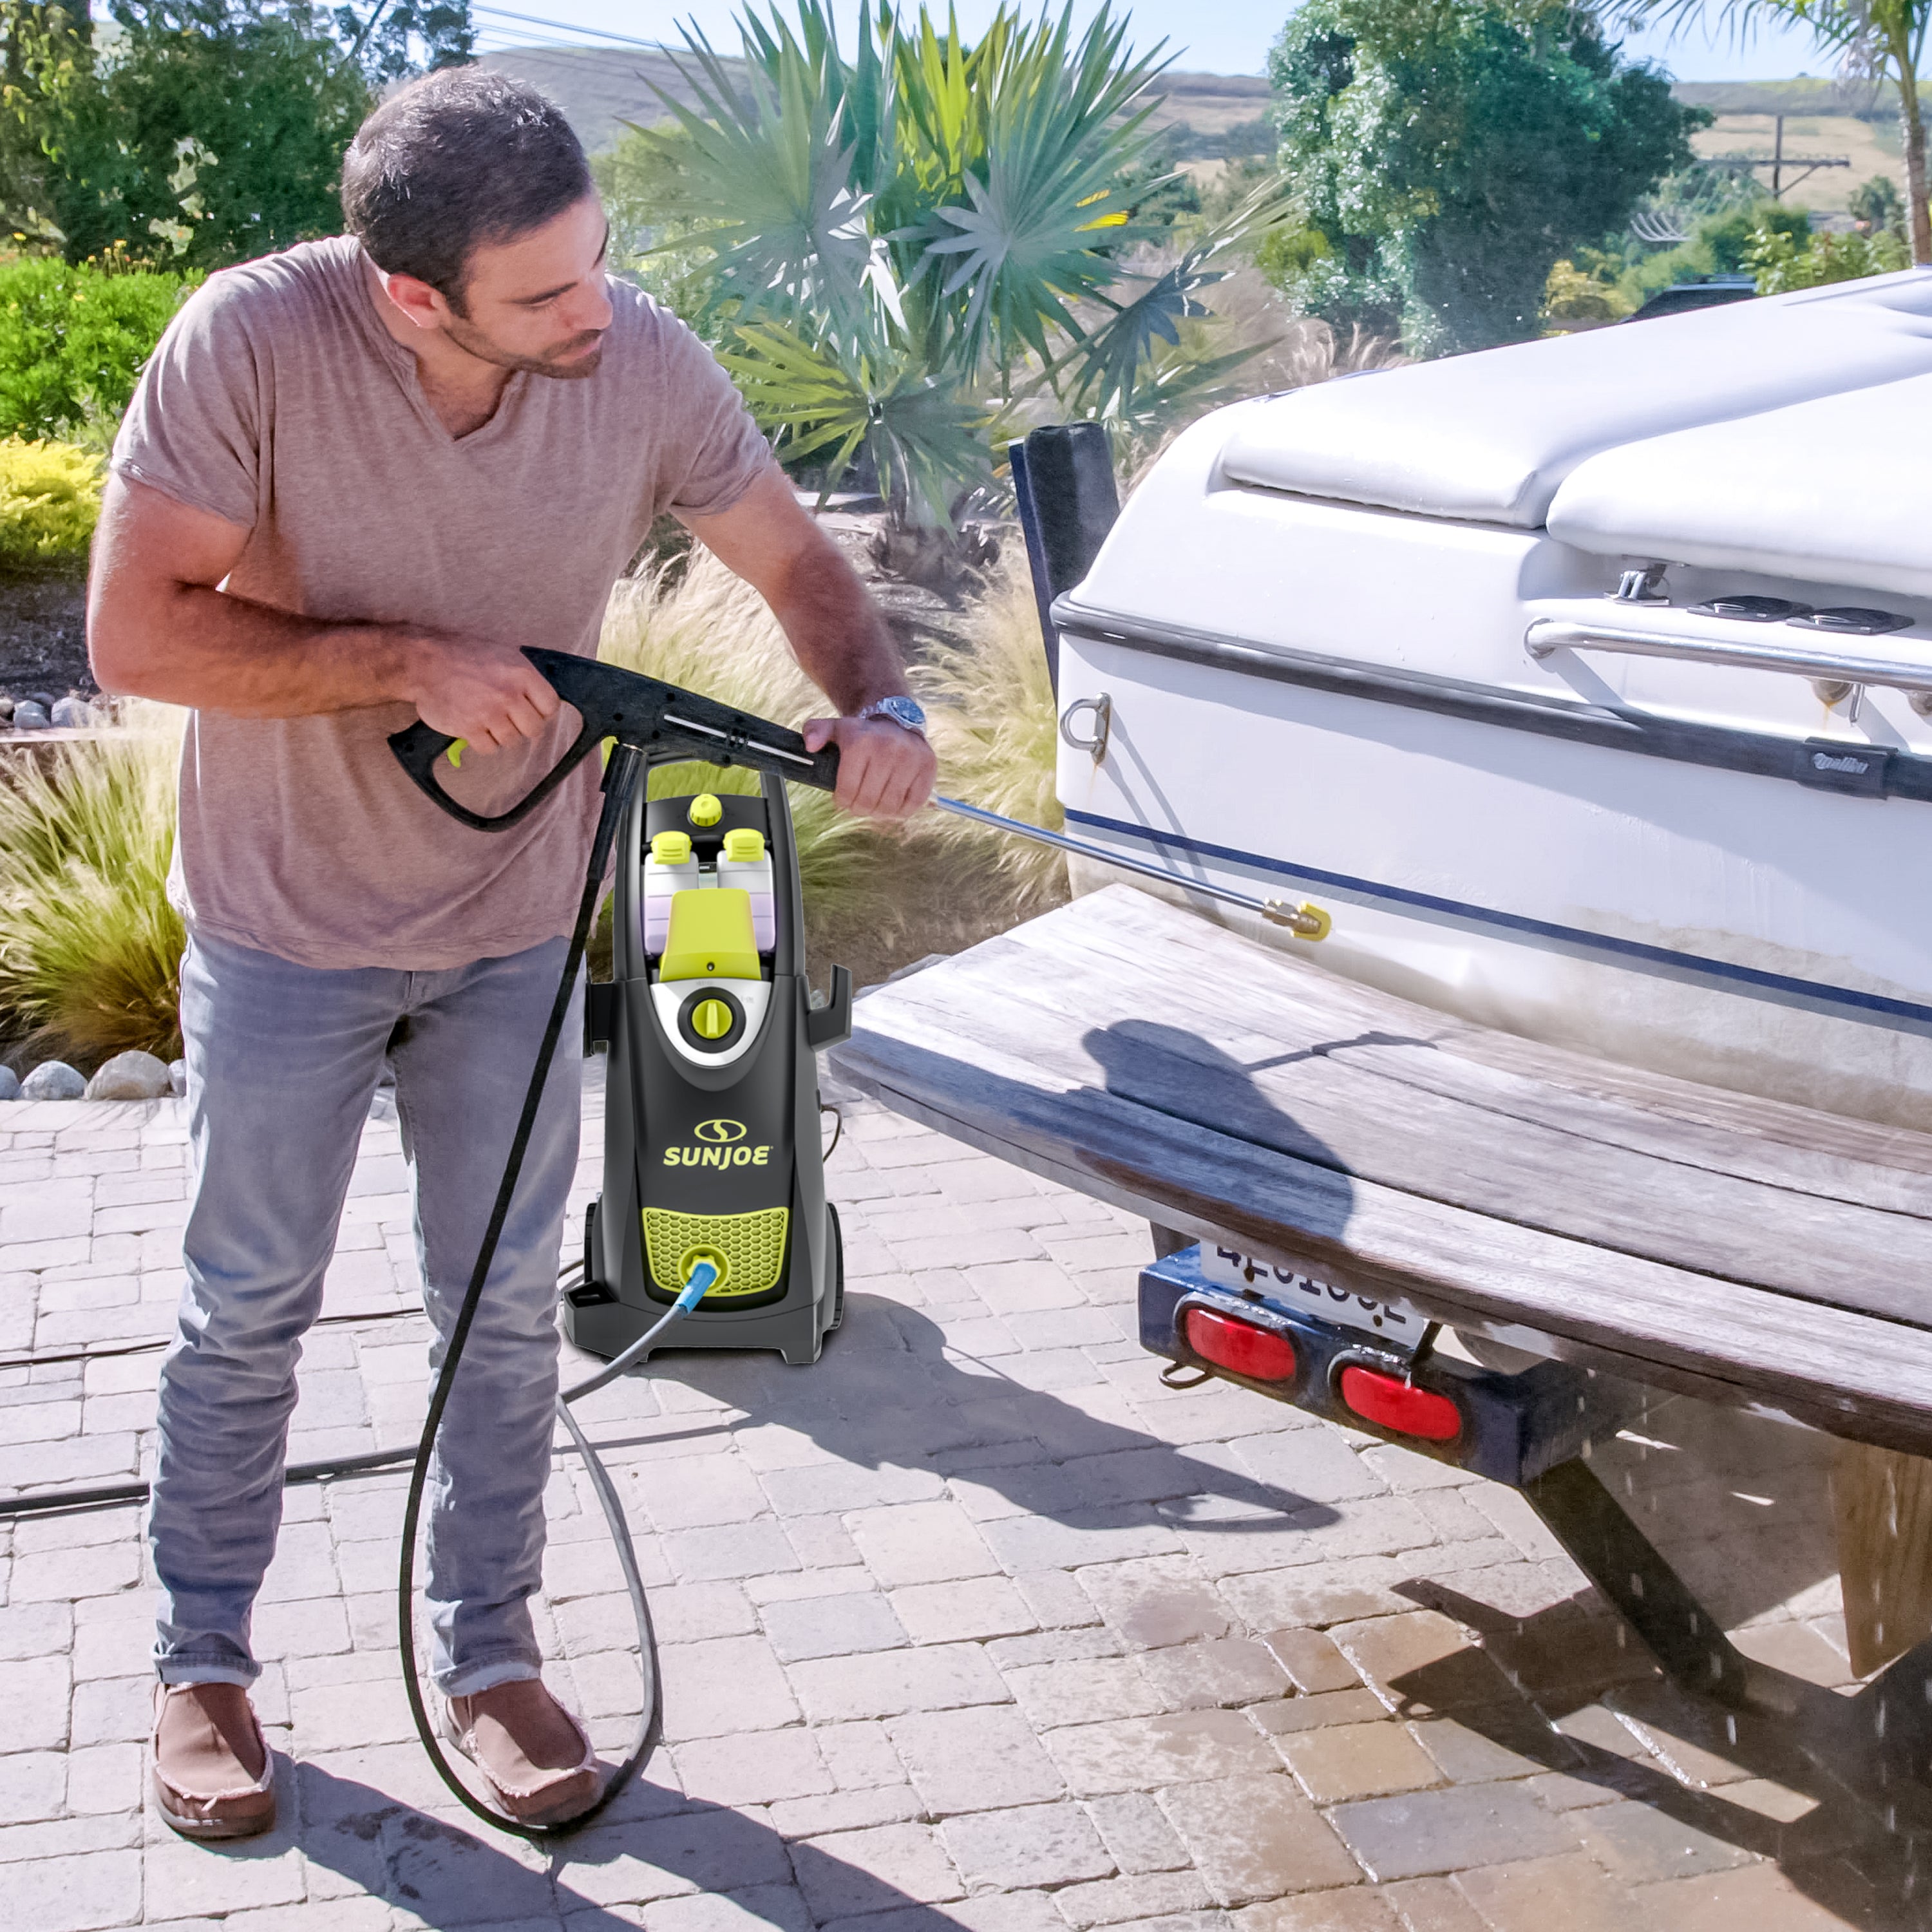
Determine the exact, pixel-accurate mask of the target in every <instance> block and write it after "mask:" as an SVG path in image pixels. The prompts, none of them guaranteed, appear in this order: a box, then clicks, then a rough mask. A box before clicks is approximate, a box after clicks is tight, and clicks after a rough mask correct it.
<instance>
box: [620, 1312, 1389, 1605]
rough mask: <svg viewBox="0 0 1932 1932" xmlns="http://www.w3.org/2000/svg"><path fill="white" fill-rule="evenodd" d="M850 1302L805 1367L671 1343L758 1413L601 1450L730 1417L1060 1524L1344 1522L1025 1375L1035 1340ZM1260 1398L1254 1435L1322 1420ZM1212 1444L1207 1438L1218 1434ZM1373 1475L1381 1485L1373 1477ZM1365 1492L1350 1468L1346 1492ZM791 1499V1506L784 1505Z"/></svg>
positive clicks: (675, 1359) (865, 1496)
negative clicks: (1000, 1349) (988, 1340)
mask: <svg viewBox="0 0 1932 1932" xmlns="http://www.w3.org/2000/svg"><path fill="white" fill-rule="evenodd" d="M845 1309H846V1313H845V1322H844V1327H843V1328H841V1330H840V1331H839V1332H838V1334H835V1335H834V1336H832V1337H830V1338H829V1340H828V1342H827V1344H826V1353H825V1355H824V1358H823V1360H822V1361H820V1362H819V1363H817V1364H816V1365H814V1367H812V1368H811V1369H809V1370H803V1371H801V1370H797V1369H792V1368H787V1367H784V1365H783V1364H780V1363H778V1361H777V1360H776V1358H772V1360H771V1361H770V1362H769V1364H767V1363H766V1362H765V1361H763V1359H762V1358H749V1357H746V1356H744V1355H730V1354H727V1353H726V1352H723V1351H716V1352H712V1351H702V1352H700V1351H698V1350H692V1351H690V1352H687V1353H681V1354H678V1355H671V1356H667V1357H661V1358H658V1361H657V1363H656V1364H655V1365H654V1366H653V1367H652V1368H651V1369H650V1370H648V1371H643V1372H640V1373H649V1374H650V1375H652V1376H655V1377H656V1378H657V1379H660V1380H661V1379H674V1380H676V1381H677V1382H682V1383H683V1384H684V1385H685V1386H686V1387H688V1388H693V1389H697V1390H700V1391H703V1393H704V1394H707V1395H709V1396H711V1397H714V1398H715V1399H716V1400H720V1401H727V1402H730V1403H732V1404H733V1405H734V1406H736V1407H739V1408H741V1409H744V1410H745V1412H746V1413H747V1416H748V1424H737V1425H734V1424H731V1423H728V1422H723V1423H718V1424H703V1425H700V1426H698V1427H694V1428H691V1429H688V1430H677V1431H674V1432H671V1433H667V1434H659V1435H655V1436H638V1437H634V1438H624V1437H618V1438H613V1439H610V1440H608V1441H605V1440H601V1439H600V1440H599V1442H598V1448H599V1450H600V1451H606V1452H608V1451H621V1450H622V1449H625V1448H632V1447H645V1446H649V1447H652V1448H655V1447H657V1446H658V1445H662V1444H664V1443H666V1442H677V1441H680V1440H688V1439H691V1438H694V1437H697V1436H708V1435H715V1434H720V1433H727V1432H729V1431H730V1430H731V1429H732V1428H733V1427H743V1426H752V1427H755V1426H757V1425H759V1424H776V1425H778V1426H780V1427H784V1428H787V1429H791V1430H796V1431H797V1432H798V1433H799V1434H801V1435H803V1436H807V1437H808V1438H809V1439H811V1441H812V1442H814V1443H815V1444H816V1445H817V1446H818V1447H819V1448H820V1449H822V1450H823V1451H825V1452H826V1454H828V1455H829V1456H831V1457H835V1459H836V1460H837V1461H838V1462H839V1463H845V1464H848V1465H850V1466H852V1467H853V1468H854V1469H859V1470H868V1471H879V1470H883V1469H888V1468H898V1469H907V1470H910V1471H923V1472H928V1473H929V1475H931V1476H932V1477H934V1478H938V1479H941V1480H942V1481H943V1480H944V1479H946V1478H952V1477H957V1478H962V1479H968V1480H970V1481H972V1482H973V1483H974V1484H977V1485H978V1486H980V1487H982V1488H985V1489H989V1490H993V1491H995V1492H996V1493H998V1495H1000V1496H1003V1497H1004V1498H1005V1499H1007V1502H1010V1503H1011V1504H1012V1505H1013V1507H1014V1508H1015V1510H1016V1511H1019V1512H1022V1513H1023V1514H1025V1516H1027V1517H1037V1518H1039V1519H1040V1520H1042V1521H1043V1522H1044V1523H1050V1524H1053V1525H1055V1526H1058V1527H1059V1528H1060V1529H1062V1530H1069V1529H1070V1530H1074V1531H1082V1532H1095V1533H1100V1532H1106V1531H1109V1530H1116V1529H1118V1530H1123V1531H1127V1530H1131V1529H1133V1527H1134V1526H1135V1525H1136V1523H1139V1524H1144V1525H1148V1526H1154V1525H1160V1526H1166V1527H1167V1528H1169V1529H1175V1528H1179V1529H1187V1530H1190V1531H1194V1532H1201V1533H1203V1534H1225V1535H1237V1536H1238V1535H1244V1534H1253V1533H1256V1532H1281V1531H1283V1530H1287V1529H1292V1530H1295V1531H1298V1532H1299V1531H1307V1530H1316V1529H1322V1527H1324V1526H1326V1525H1328V1524H1330V1523H1335V1522H1337V1520H1339V1517H1338V1513H1337V1511H1335V1510H1334V1509H1332V1508H1330V1507H1329V1506H1328V1500H1329V1499H1325V1498H1323V1497H1322V1496H1319V1495H1318V1496H1304V1495H1302V1494H1300V1493H1297V1492H1296V1491H1295V1490H1292V1489H1291V1488H1289V1487H1287V1486H1286V1484H1283V1482H1282V1481H1279V1480H1273V1481H1260V1480H1259V1479H1258V1478H1254V1477H1252V1476H1249V1475H1245V1474H1244V1473H1243V1472H1241V1470H1240V1469H1233V1468H1229V1467H1228V1466H1226V1465H1224V1464H1223V1463H1215V1462H1211V1461H1209V1460H1208V1459H1207V1456H1206V1455H1205V1454H1190V1452H1189V1451H1187V1450H1186V1449H1182V1448H1176V1447H1175V1446H1174V1445H1172V1443H1169V1442H1165V1441H1163V1439H1161V1438H1160V1436H1155V1435H1153V1434H1151V1433H1148V1431H1147V1430H1141V1429H1135V1428H1132V1427H1128V1426H1127V1425H1126V1424H1121V1423H1118V1422H1109V1421H1106V1420H1105V1419H1104V1418H1101V1417H1098V1416H1095V1415H1090V1414H1089V1413H1088V1412H1087V1411H1086V1410H1085V1409H1082V1408H1081V1407H1079V1406H1078V1405H1077V1404H1076V1403H1071V1402H1067V1401H1063V1400H1061V1398H1060V1397H1058V1396H1057V1395H1055V1394H1054V1393H1053V1392H1052V1391H1051V1390H1049V1389H1044V1388H1034V1387H1032V1386H1031V1385H1028V1383H1027V1382H1024V1381H1022V1380H1021V1379H1019V1376H1017V1375H1016V1374H1015V1373H1013V1372H1011V1371H1010V1370H1008V1369H1007V1367H1005V1366H1004V1364H1007V1363H1008V1362H1010V1363H1012V1364H1013V1368H1014V1369H1015V1370H1019V1371H1021V1372H1022V1373H1024V1372H1025V1367H1026V1364H1027V1362H1028V1355H1026V1354H1025V1353H1024V1352H1022V1353H1021V1354H1019V1355H1013V1356H1006V1357H1002V1356H993V1357H986V1358H982V1357H977V1356H974V1355H971V1354H970V1353H969V1352H967V1351H966V1350H964V1349H958V1348H956V1347H955V1346H954V1344H953V1341H952V1340H951V1339H950V1337H949V1334H948V1332H947V1329H946V1328H944V1326H943V1325H941V1323H940V1322H936V1321H935V1320H934V1319H932V1316H929V1315H927V1314H926V1313H923V1312H922V1311H921V1310H919V1309H916V1308H908V1307H905V1306H904V1304H901V1303H899V1302H896V1301H889V1300H888V1299H886V1298H885V1297H883V1296H881V1295H866V1294H864V1293H862V1292H860V1291H859V1290H858V1289H853V1290H851V1291H850V1292H848V1293H847V1296H846V1302H845ZM847 1331H850V1332H847ZM955 1358H956V1359H955ZM962 1364H968V1366H962ZM1157 1373H1158V1365H1157V1364H1156V1362H1155V1361H1154V1358H1153V1357H1151V1356H1150V1357H1149V1358H1148V1379H1149V1380H1150V1382H1153V1381H1154V1379H1155V1378H1156V1376H1157ZM1257 1409H1258V1413H1257V1415H1256V1427H1255V1428H1254V1429H1253V1430H1252V1431H1250V1432H1248V1433H1253V1434H1255V1435H1257V1436H1261V1435H1268V1434H1271V1433H1277V1432H1282V1431H1286V1430H1292V1431H1294V1432H1295V1433H1296V1434H1297V1435H1298V1436H1301V1435H1304V1434H1305V1435H1307V1436H1310V1437H1311V1439H1320V1438H1322V1436H1324V1434H1325V1432H1324V1431H1323V1430H1322V1429H1321V1427H1320V1426H1319V1424H1314V1423H1313V1422H1312V1421H1311V1420H1310V1418H1307V1417H1306V1416H1304V1415H1300V1414H1299V1413H1298V1412H1295V1411H1293V1410H1288V1409H1280V1410H1277V1409H1273V1408H1270V1409H1265V1410H1264V1409H1260V1407H1259V1405H1257ZM1335 1440H1337V1441H1339V1439H1335ZM1218 1448H1220V1445H1218V1444H1211V1445H1208V1449H1209V1451H1214V1450H1215V1449H1218ZM1317 1456H1318V1451H1316V1448H1315V1447H1314V1446H1313V1442H1311V1446H1310V1458H1311V1463H1310V1468H1311V1472H1312V1471H1313V1469H1316V1468H1317V1467H1321V1468H1323V1469H1325V1466H1326V1461H1327V1459H1325V1458H1322V1459H1321V1460H1320V1461H1319V1463H1318V1462H1317V1461H1316V1460H1314V1459H1316V1457H1317ZM1349 1458H1350V1461H1351V1463H1353V1462H1354V1461H1355V1458H1354V1457H1353V1454H1352V1452H1349ZM1346 1473H1347V1472H1344V1475H1345V1476H1346ZM786 1478H790V1479H793V1480H794V1481H796V1484H797V1485H798V1487H799V1489H800V1491H801V1493H805V1492H807V1491H809V1492H810V1493H811V1498H812V1501H811V1510H812V1511H813V1513H817V1512H818V1511H824V1510H828V1509H829V1510H835V1511H842V1510H851V1509H859V1508H866V1507H868V1506H869V1505H874V1504H877V1503H881V1502H898V1501H906V1502H910V1501H913V1500H916V1498H915V1497H914V1496H913V1495H911V1494H910V1493H907V1495H905V1496H895V1495H890V1494H887V1493H883V1492H881V1493H862V1492H860V1491H858V1490H855V1491H854V1492H853V1493H852V1494H851V1495H850V1496H849V1497H848V1496H841V1495H840V1494H839V1493H838V1489H837V1487H836V1485H837V1483H838V1478H837V1475H836V1472H835V1471H832V1470H831V1467H830V1466H829V1465H826V1464H817V1463H808V1464H805V1465H802V1466H799V1467H798V1468H796V1469H792V1470H787V1471H772V1470H766V1471H763V1472H761V1479H762V1480H763V1481H764V1483H765V1484H766V1487H767V1488H768V1489H769V1488H770V1487H772V1485H773V1484H774V1481H778V1482H781V1483H782V1481H784V1479H786ZM1364 1480H1365V1481H1366V1480H1367V1479H1366V1478H1365V1479H1364ZM1310 1487H1316V1488H1318V1489H1319V1487H1321V1485H1320V1484H1319V1483H1312V1484H1311V1485H1310ZM1370 1487H1371V1488H1373V1489H1374V1491H1375V1493H1380V1491H1379V1487H1376V1486H1374V1485H1373V1484H1370ZM935 1493H936V1492H935ZM1340 1493H1343V1494H1366V1493H1370V1491H1369V1490H1367V1489H1364V1490H1356V1489H1352V1488H1350V1487H1349V1486H1348V1485H1347V1484H1346V1481H1345V1482H1344V1483H1343V1488H1342V1490H1341V1491H1340ZM788 1513H789V1511H787V1508H785V1507H784V1506H783V1505H781V1511H780V1514H781V1515H783V1514H788ZM1016 1520H1017V1519H1016V1518H1011V1517H1010V1518H1006V1519H1001V1520H998V1522H997V1523H990V1524H988V1523H983V1524H982V1525H981V1528H982V1529H983V1530H986V1529H992V1531H993V1532H994V1533H995V1540H996V1541H998V1540H999V1539H1000V1538H1001V1537H1002V1536H1004V1535H1024V1534H1025V1532H1019V1531H1015V1530H1013V1528H1012V1525H1013V1523H1015V1522H1016ZM1085 1560H1087V1561H1089V1562H1098V1561H1102V1560H1104V1559H1101V1558H1100V1557H1098V1556H1089V1557H1088V1558H1087V1559H1085ZM1060 1562H1061V1558H1060V1557H1058V1556H1056V1555H1054V1554H1052V1553H1051V1552H1049V1550H1047V1549H1046V1547H1042V1549H1041V1550H1040V1552H1039V1553H1038V1555H1037V1560H1035V1561H1033V1562H1026V1563H1024V1564H1022V1567H1023V1568H1042V1567H1044V1568H1056V1567H1058V1565H1059V1563H1060Z"/></svg>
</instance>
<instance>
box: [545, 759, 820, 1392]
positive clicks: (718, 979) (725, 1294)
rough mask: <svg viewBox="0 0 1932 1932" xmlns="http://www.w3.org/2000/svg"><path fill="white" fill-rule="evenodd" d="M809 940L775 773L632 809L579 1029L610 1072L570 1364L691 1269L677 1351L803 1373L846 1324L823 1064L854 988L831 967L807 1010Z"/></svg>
mask: <svg viewBox="0 0 1932 1932" xmlns="http://www.w3.org/2000/svg"><path fill="white" fill-rule="evenodd" d="M747 888H748V889H747ZM747 902H748V903H747ZM804 928H805V914H804V903H803V899H802V895H801V892H800V889H799V870H798V855H797V847H796V841H795V840H794V838H793V832H792V822H791V812H790V806H789V805H788V804H787V800H786V795H785V787H784V782H783V781H782V780H781V779H780V778H778V777H776V776H775V775H772V774H771V773H769V772H766V774H765V775H764V776H763V780H762V785H761V790H760V793H759V794H758V795H757V796H745V795H739V794H733V793H720V794H712V793H708V792H700V793H693V794H691V795H688V796H679V797H671V798H660V799H652V800H649V801H648V802H647V801H646V799H644V798H643V797H641V796H640V797H638V798H637V799H634V800H633V802H632V803H631V807H630V809H629V811H628V812H627V814H625V820H624V823H623V825H622V829H621V830H620V831H619V834H618V841H617V853H616V892H615V895H614V898H613V919H612V945H611V954H612V966H613V977H612V978H611V980H610V981H609V982H607V983H597V984H593V985H592V986H591V988H590V989H589V1000H588V1001H587V1002H586V1012H585V1031H586V1043H587V1044H589V1045H591V1046H604V1047H607V1049H608V1050H609V1055H610V1058H609V1063H608V1072H607V1076H606V1085H605V1090H604V1192H603V1193H602V1195H601V1197H600V1198H599V1199H598V1200H597V1202H595V1204H594V1205H592V1207H591V1208H590V1210H589V1214H588V1215H587V1216H586V1221H585V1226H584V1235H583V1281H582V1283H580V1285H579V1286H577V1287H574V1288H572V1289H569V1290H568V1291H567V1292H566V1293H565V1305H564V1326H565V1331H566V1333H567V1334H568V1335H569V1337H570V1339H571V1341H573V1342H574V1343H576V1344H577V1346H578V1347H579V1348H580V1349H586V1350H588V1351H589V1352H590V1353H591V1354H592V1355H601V1356H604V1357H610V1356H613V1355H617V1354H619V1352H621V1351H622V1350H623V1349H625V1348H627V1347H628V1346H629V1345H630V1344H631V1343H633V1342H634V1341H636V1340H637V1338H638V1337H640V1335H641V1334H643V1332H644V1331H645V1330H646V1328H649V1326H650V1325H652V1323H653V1322H656V1321H657V1320H658V1319H659V1318H660V1317H661V1316H662V1315H663V1313H664V1310H665V1309H666V1308H667V1307H670V1304H672V1303H673V1301H675V1300H676V1298H677V1295H678V1293H679V1290H680V1289H682V1287H683V1286H684V1285H685V1283H686V1282H687V1281H688V1280H689V1279H690V1278H691V1272H692V1271H693V1269H694V1268H695V1267H696V1265H697V1264H698V1262H710V1263H711V1264H712V1266H713V1268H715V1269H716V1270H717V1271H718V1279H717V1281H716V1284H715V1286H713V1287H712V1289H710V1290H709V1292H707V1293H706V1295H705V1296H704V1298H703V1300H702V1301H700V1302H699V1303H698V1304H697V1307H695V1308H694V1310H692V1311H691V1313H690V1314H689V1315H688V1316H686V1317H685V1319H684V1321H683V1322H681V1323H679V1325H677V1326H676V1328H673V1329H672V1330H670V1331H669V1334H668V1335H667V1339H666V1341H665V1343H664V1346H667V1347H672V1348H680V1349H775V1350H776V1351H777V1352H778V1353H779V1354H780V1355H782V1356H783V1357H784V1359H785V1361H787V1362H789V1363H793V1364H803V1363H807V1362H814V1361H817V1359H818V1355H819V1351H820V1348H821V1347H822V1346H823V1341H824V1338H825V1337H826V1334H829V1332H830V1331H832V1329H834V1328H837V1327H838V1322H839V1319H840V1316H841V1314H842V1313H843V1312H844V1256H843V1252H842V1249H841V1243H840V1238H839V1229H838V1210H837V1209H836V1208H834V1207H833V1206H832V1205H831V1203H830V1202H828V1201H827V1200H826V1198H825V1164H824V1161H823V1157H822V1155H821V1154H820V1133H821V1112H820V1097H819V1091H818V1077H817V1060H816V1058H815V1057H814V1056H815V1054H816V1052H817V1049H820V1048H823V1047H827V1046H835V1045H836V1044H837V1043H839V1042H840V1041H841V1040H845V1039H847V1037H849V1036H850V1033H851V1030H852V1019H851V1015H852V981H851V976H850V974H849V973H847V971H846V970H845V968H844V967H842V966H839V967H835V968H833V969H832V992H831V998H830V1000H829V1002H828V1003H827V1004H825V1005H824V1006H823V1007H813V1005H812V1004H811V998H810V989H809V986H808V981H807V980H806V977H805V930H804Z"/></svg>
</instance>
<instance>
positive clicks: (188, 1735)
mask: <svg viewBox="0 0 1932 1932" xmlns="http://www.w3.org/2000/svg"><path fill="white" fill-rule="evenodd" d="M152 1782H153V1788H154V1802H155V1804H156V1805H157V1806H158V1807H159V1808H160V1814H161V1816H162V1817H163V1818H165V1819H166V1820H167V1821H168V1823H169V1824H170V1825H172V1826H173V1827H174V1829H175V1830H176V1831H177V1832H179V1833H180V1834H181V1836H182V1837H183V1838H253V1837H254V1835H256V1833H257V1832H266V1831H268V1830H269V1829H271V1828H272V1826H274V1824H275V1759H274V1758H273V1757H272V1756H271V1755H270V1754H269V1744H268V1740H267V1739H266V1738H264V1737H263V1735H262V1727H261V1726H260V1724H257V1722H256V1721H255V1711H254V1706H252V1705H251V1703H249V1702H248V1692H247V1691H245V1690H243V1689H242V1687H241V1685H239V1684H157V1685H155V1686H154V1775H153V1781H152Z"/></svg>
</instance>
